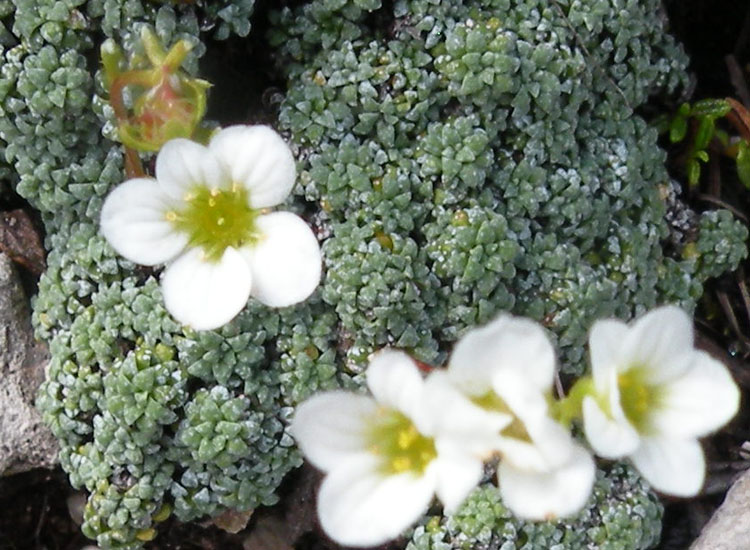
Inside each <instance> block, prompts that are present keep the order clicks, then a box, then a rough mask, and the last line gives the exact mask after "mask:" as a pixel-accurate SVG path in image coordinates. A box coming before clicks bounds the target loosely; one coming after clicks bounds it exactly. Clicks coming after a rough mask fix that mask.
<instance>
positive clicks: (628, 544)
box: [406, 464, 662, 550]
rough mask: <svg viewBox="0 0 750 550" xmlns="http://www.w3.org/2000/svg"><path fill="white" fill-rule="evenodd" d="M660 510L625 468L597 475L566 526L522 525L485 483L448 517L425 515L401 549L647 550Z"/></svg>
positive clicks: (657, 529) (655, 536)
mask: <svg viewBox="0 0 750 550" xmlns="http://www.w3.org/2000/svg"><path fill="white" fill-rule="evenodd" d="M661 516H662V507H661V505H660V504H659V501H658V500H657V498H656V497H655V496H654V495H653V493H650V492H649V490H648V487H647V485H646V484H645V482H644V481H643V480H642V479H641V478H640V477H639V476H638V474H637V473H636V472H635V470H633V469H632V468H631V467H629V466H627V465H625V464H615V465H613V466H611V467H610V468H608V469H607V470H599V471H598V472H597V479H596V483H595V484H594V490H593V494H592V496H591V498H590V500H589V503H588V505H587V507H586V508H584V509H583V510H582V511H581V512H580V513H579V514H578V515H576V516H575V517H573V518H571V519H569V520H566V521H557V522H542V523H531V522H522V521H519V520H518V519H516V518H514V517H513V514H512V513H511V512H510V511H509V510H508V509H507V508H506V507H505V506H504V505H503V503H502V499H501V498H500V492H499V491H498V489H497V487H495V486H493V485H491V484H485V485H482V486H480V487H479V488H478V489H476V490H475V491H474V492H473V493H472V494H471V495H470V496H469V498H468V499H467V500H466V502H465V503H464V505H463V506H462V507H461V508H460V509H459V510H458V511H457V512H456V514H454V515H453V516H449V517H442V516H440V515H428V516H427V517H426V518H425V519H424V520H423V521H422V523H421V524H420V525H419V526H417V527H416V528H415V529H414V532H413V533H412V536H411V540H410V541H409V543H408V544H407V545H406V550H464V549H471V550H539V549H542V548H544V549H545V550H568V549H579V548H597V549H599V550H634V549H646V548H652V547H653V546H654V545H655V544H657V543H658V542H659V537H660V535H661Z"/></svg>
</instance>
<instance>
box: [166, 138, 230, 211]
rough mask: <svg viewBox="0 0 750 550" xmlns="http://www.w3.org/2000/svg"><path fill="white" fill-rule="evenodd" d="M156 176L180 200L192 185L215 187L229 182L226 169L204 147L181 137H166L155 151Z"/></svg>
mask: <svg viewBox="0 0 750 550" xmlns="http://www.w3.org/2000/svg"><path fill="white" fill-rule="evenodd" d="M156 179H157V180H159V186H160V187H161V188H162V189H163V190H164V192H165V193H167V194H169V195H170V196H171V197H173V198H175V199H183V198H184V197H185V194H186V193H188V191H190V190H191V189H192V188H194V187H196V186H203V187H208V188H209V189H219V188H222V187H226V186H228V185H229V183H230V180H229V174H228V172H227V171H226V170H225V169H224V168H223V167H222V166H221V164H220V163H219V159H218V158H216V156H215V155H214V154H213V153H212V152H211V151H209V150H208V148H207V147H204V146H203V145H200V144H199V143H196V142H194V141H190V140H189V139H183V138H177V139H172V140H169V141H168V142H167V143H165V144H164V146H163V147H162V148H161V150H160V151H159V155H158V156H157V157H156Z"/></svg>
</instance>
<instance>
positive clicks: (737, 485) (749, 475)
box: [690, 470, 750, 550]
mask: <svg viewBox="0 0 750 550" xmlns="http://www.w3.org/2000/svg"><path fill="white" fill-rule="evenodd" d="M690 550H750V470H748V471H746V472H745V473H744V474H742V476H740V478H739V479H737V481H735V482H734V484H733V485H732V488H731V489H729V492H728V493H727V496H726V498H725V499H724V502H723V503H722V504H721V506H720V507H719V509H718V510H716V512H715V513H714V515H713V517H712V518H711V519H710V521H709V522H708V523H707V524H706V526H705V527H704V528H703V531H702V532H701V536H700V537H698V540H696V541H695V542H694V543H693V545H692V546H691V547H690Z"/></svg>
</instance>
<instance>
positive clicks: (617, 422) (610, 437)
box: [583, 396, 640, 459]
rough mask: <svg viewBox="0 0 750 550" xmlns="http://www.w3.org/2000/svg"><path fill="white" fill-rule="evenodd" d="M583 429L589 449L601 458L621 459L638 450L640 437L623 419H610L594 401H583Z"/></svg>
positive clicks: (586, 399)
mask: <svg viewBox="0 0 750 550" xmlns="http://www.w3.org/2000/svg"><path fill="white" fill-rule="evenodd" d="M583 429H584V431H585V432H586V439H588V442H589V444H590V445H591V448H592V449H594V452H595V453H596V454H597V455H599V456H601V457H602V458H611V459H615V458H621V457H623V456H626V455H628V454H630V453H632V452H633V451H635V450H636V449H637V448H638V445H639V442H640V436H639V435H638V432H637V431H636V430H635V428H633V426H632V425H631V424H630V422H628V421H627V420H626V419H625V418H620V419H615V418H610V417H609V416H608V415H607V414H606V413H605V412H604V411H602V409H601V408H600V407H599V404H598V403H597V402H596V400H595V399H594V398H593V397H591V396H587V397H584V399H583Z"/></svg>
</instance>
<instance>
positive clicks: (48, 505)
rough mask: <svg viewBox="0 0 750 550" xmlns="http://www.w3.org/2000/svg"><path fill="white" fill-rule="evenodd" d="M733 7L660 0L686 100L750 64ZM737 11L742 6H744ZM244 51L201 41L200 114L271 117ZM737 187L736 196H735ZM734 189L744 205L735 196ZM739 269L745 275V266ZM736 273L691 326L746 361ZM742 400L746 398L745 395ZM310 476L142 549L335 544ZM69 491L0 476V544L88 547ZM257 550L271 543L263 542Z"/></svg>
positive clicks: (676, 537)
mask: <svg viewBox="0 0 750 550" xmlns="http://www.w3.org/2000/svg"><path fill="white" fill-rule="evenodd" d="M261 4H262V3H261V2H258V9H257V12H258V13H260V14H263V13H264V11H265V10H264V9H262V7H261ZM736 5H737V3H736V2H732V1H731V0H718V1H717V0H712V1H710V2H709V1H706V0H672V1H669V2H667V8H668V9H669V10H671V12H672V13H670V17H671V18H672V21H673V23H672V29H673V31H674V32H675V33H676V34H677V36H678V38H679V39H680V40H682V41H683V42H684V43H685V44H686V49H687V50H688V52H689V54H690V56H691V58H692V60H693V61H692V62H693V65H692V70H693V71H694V72H695V75H696V83H697V87H696V95H694V96H693V98H694V99H700V98H701V97H707V96H713V97H721V96H724V95H732V96H734V95H736V91H735V89H734V87H733V85H732V83H731V81H730V79H729V76H728V71H727V70H726V65H725V64H724V59H723V57H724V55H726V54H727V53H731V52H733V51H735V50H736V51H735V55H736V56H737V60H738V62H739V65H740V66H741V67H742V66H744V65H746V64H747V63H748V62H749V61H750V53H749V52H750V45H749V42H748V41H747V40H746V41H745V43H744V45H743V44H742V42H739V41H740V40H741V36H742V34H743V32H744V33H745V34H750V7H749V8H739V10H738V8H736ZM745 11H747V13H744V12H745ZM263 25H264V22H263V21H262V20H260V19H258V21H253V28H254V29H255V31H257V32H255V31H254V33H253V35H254V36H256V37H262V36H263V35H264V33H263V32H262V31H261V29H262V27H263ZM738 44H739V47H738ZM248 53H250V55H251V56H253V63H252V65H253V66H255V67H259V68H260V69H259V70H263V67H270V65H271V64H270V63H267V62H265V63H264V62H263V61H264V60H263V56H264V53H263V50H262V49H257V48H256V49H253V48H252V47H251V46H250V47H249V46H248V44H247V42H243V41H241V40H228V41H224V42H217V43H216V44H215V49H212V48H211V47H209V50H208V53H207V55H206V56H205V58H204V59H203V60H202V62H201V66H202V74H203V75H204V76H205V77H206V78H208V79H209V80H213V81H214V83H215V84H216V87H215V88H216V94H215V95H213V96H212V99H211V102H212V103H211V104H210V105H209V109H210V112H209V117H211V118H215V119H217V120H219V121H220V122H230V121H231V122H236V121H238V120H247V121H248V122H263V121H267V120H273V119H274V117H275V111H276V108H277V106H278V101H277V98H276V97H275V95H274V85H279V86H280V85H283V84H282V83H281V82H277V83H274V82H273V76H272V75H269V80H268V81H267V82H268V84H269V86H268V87H265V88H262V89H261V88H257V89H252V90H250V92H249V96H251V97H252V101H250V102H249V103H248V101H247V97H248V88H247V87H246V85H247V84H248V83H249V82H253V81H254V82H257V80H252V79H246V78H243V76H242V75H241V74H234V73H231V72H228V71H225V70H224V69H221V68H217V67H219V66H220V64H221V63H224V62H226V61H227V60H231V59H233V58H238V57H242V56H246V55H248ZM266 61H267V60H266ZM749 78H750V77H749ZM225 81H226V82H225ZM233 90H234V91H238V90H240V91H242V93H243V101H242V102H239V101H237V102H234V101H232V93H234V92H233ZM218 94H222V95H221V96H219V95H218ZM218 105H222V108H221V110H218V109H217V106H218ZM664 108H667V109H668V108H670V106H664V105H659V106H654V109H655V110H661V109H664ZM673 175H674V176H675V177H677V178H678V179H679V177H680V176H679V173H678V172H677V171H675V172H674V173H673ZM724 183H725V188H724V189H723V194H722V200H725V201H728V202H730V204H733V205H735V206H738V207H739V208H740V209H742V208H743V205H746V204H747V191H746V190H745V191H743V190H742V189H741V188H739V187H738V188H736V189H735V188H733V187H732V185H734V184H733V182H732V181H731V178H727V181H726V182H724ZM743 192H744V193H745V194H744V195H742V193H743ZM703 194H705V193H703ZM697 195H698V193H693V196H692V197H691V198H690V201H692V204H691V206H694V207H695V208H697V209H700V208H702V207H707V205H706V204H705V203H704V202H701V201H702V200H704V199H701V198H700V197H699V196H697ZM743 196H744V202H742V200H743V199H742V197H743ZM0 201H1V202H0V206H1V207H2V208H1V209H3V210H5V209H10V208H11V207H16V206H17V202H16V201H18V199H17V198H15V197H10V196H7V195H5V196H2V197H0ZM733 201H734V202H733ZM745 208H746V207H745ZM746 267H747V266H746ZM746 271H748V272H750V270H746ZM738 280H739V279H738V276H737V275H736V274H732V275H726V276H724V277H723V278H721V279H719V280H717V281H716V282H714V283H711V285H710V286H707V288H706V293H705V298H704V300H703V302H702V304H701V305H700V307H699V310H698V312H697V319H698V322H699V327H702V329H703V330H702V332H703V336H704V339H705V341H706V345H707V346H709V347H713V348H715V349H716V350H717V353H722V352H723V350H727V349H732V350H733V352H734V353H735V355H736V356H737V358H738V359H737V361H739V362H738V364H740V366H741V360H742V358H743V356H744V358H745V359H746V357H747V356H746V355H745V354H746V353H747V351H748V350H747V349H745V348H743V345H744V344H743V337H742V335H743V331H744V334H745V335H747V334H749V333H750V329H749V328H748V320H747V315H745V312H744V311H743V309H742V308H741V307H740V308H735V310H734V311H735V313H736V314H737V319H736V322H737V325H738V326H737V327H734V326H733V324H734V323H733V322H732V320H731V319H728V318H727V317H726V316H725V309H726V308H723V307H722V305H721V301H722V300H725V299H729V300H730V301H731V302H732V303H735V304H741V303H742V296H741V294H740V291H739V290H738V288H739V287H738V284H737V283H738ZM29 288H30V289H33V281H30V284H29ZM722 296H724V298H722ZM743 316H744V317H743ZM737 329H739V331H738V330H737ZM727 360H728V361H730V364H731V362H732V358H727ZM744 390H745V392H746V394H748V393H750V392H748V386H745V387H744ZM746 397H750V394H749V395H746ZM747 402H748V400H747V399H745V400H744V403H747ZM748 417H750V412H749V411H748V407H747V405H746V406H745V408H744V409H743V410H742V411H741V413H740V415H738V419H737V420H735V421H734V422H733V423H732V425H730V426H729V427H728V428H727V429H726V430H724V431H722V432H721V433H720V434H718V435H717V436H716V437H714V438H712V439H710V440H708V441H707V442H706V445H705V447H706V451H707V455H708V460H709V483H708V485H707V491H706V494H705V495H703V496H701V497H699V498H697V499H694V500H690V501H674V502H669V501H668V502H666V503H665V504H666V518H665V525H664V532H663V536H662V543H661V544H660V546H659V547H658V549H659V550H670V549H684V548H687V546H688V545H689V542H690V540H691V539H692V538H693V537H694V536H695V535H696V534H697V530H698V529H699V527H700V524H701V522H702V521H704V520H705V519H707V517H708V516H709V515H710V514H711V512H712V511H713V509H715V507H716V506H717V505H718V504H719V503H720V501H721V499H722V496H723V492H724V490H725V489H726V487H727V484H728V483H729V481H730V480H731V477H732V475H733V473H734V471H735V470H733V468H735V467H737V464H738V462H739V460H738V458H739V457H738V455H737V454H736V453H737V449H738V448H739V445H740V444H741V443H742V442H743V441H744V439H747V437H746V436H745V435H743V434H742V432H741V431H740V429H739V427H740V426H748V425H750V421H749V418H748ZM315 479H316V478H315V474H313V473H310V472H309V471H308V470H303V471H301V472H297V473H295V474H294V475H292V476H290V477H289V478H288V479H287V480H286V482H285V485H284V486H283V489H282V501H281V503H280V504H279V505H277V506H276V507H274V508H271V509H268V510H265V511H262V512H259V513H258V514H257V515H256V517H254V518H253V519H252V520H251V522H250V524H249V525H248V528H247V529H246V530H244V531H242V532H241V533H239V534H236V535H230V534H228V533H226V532H224V531H221V530H219V529H218V528H216V527H200V526H198V525H195V524H190V525H181V524H179V523H177V522H173V523H170V524H169V525H168V526H167V527H166V528H164V529H163V530H162V531H161V534H160V536H159V538H158V539H157V540H156V541H155V542H153V543H151V544H150V545H149V546H148V548H152V549H157V548H158V549H177V548H182V549H192V548H195V549H199V548H204V549H211V548H217V549H218V548H221V549H226V550H231V549H235V548H237V549H239V548H242V547H243V541H246V540H247V538H248V537H249V536H252V535H253V534H254V533H255V534H256V535H257V534H258V533H259V532H260V531H261V530H264V529H266V528H267V526H268V525H269V524H272V523H273V522H274V521H277V522H278V521H281V522H284V524H285V525H286V526H287V527H288V528H289V529H290V530H291V529H294V534H295V535H299V536H298V537H297V538H296V541H295V540H293V539H290V541H289V542H295V543H296V546H295V547H296V548H297V549H299V550H303V549H304V550H308V549H309V550H313V549H321V550H322V549H331V550H336V549H338V548H339V547H337V546H335V545H334V544H332V543H330V542H329V541H327V540H326V539H325V538H324V537H323V536H322V535H319V534H318V533H317V531H316V530H315V525H314V521H312V518H311V512H312V504H311V502H312V501H311V488H312V487H314V485H315ZM71 492H72V489H70V487H69V484H68V481H67V479H66V477H65V476H64V475H62V474H61V473H60V472H52V473H50V472H30V473H27V474H22V475H19V476H15V477H13V478H8V479H4V480H0V510H2V512H1V513H0V549H3V550H5V549H6V548H7V549H17V550H23V549H41V548H48V549H71V550H73V549H78V548H82V547H83V546H85V545H87V544H90V541H88V539H86V538H85V537H84V536H83V535H82V534H81V532H80V529H79V528H78V526H76V525H75V524H73V522H72V521H71V519H70V516H69V513H68V509H67V506H66V504H65V500H66V498H67V497H68V496H69V495H70V494H71ZM284 497H286V498H284ZM290 532H291V531H290ZM404 544H405V542H403V541H402V542H401V543H396V544H394V545H392V546H389V547H388V548H393V549H394V550H395V549H400V548H403V546H404ZM257 548H260V547H257ZM266 548H269V549H270V548H272V547H271V546H270V545H269V546H267V547H266ZM283 548H284V547H283V546H279V547H278V548H274V550H283Z"/></svg>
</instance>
